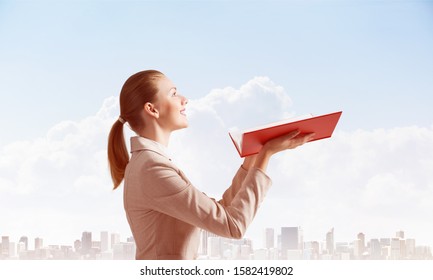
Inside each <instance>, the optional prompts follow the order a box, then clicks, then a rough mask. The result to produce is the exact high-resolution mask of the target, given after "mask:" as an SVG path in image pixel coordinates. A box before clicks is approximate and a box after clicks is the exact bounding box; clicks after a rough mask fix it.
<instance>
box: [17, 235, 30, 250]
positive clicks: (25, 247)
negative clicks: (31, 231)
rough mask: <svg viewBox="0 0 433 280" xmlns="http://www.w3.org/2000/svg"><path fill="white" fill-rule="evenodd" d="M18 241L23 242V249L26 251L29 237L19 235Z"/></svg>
mask: <svg viewBox="0 0 433 280" xmlns="http://www.w3.org/2000/svg"><path fill="white" fill-rule="evenodd" d="M19 242H22V243H24V250H25V251H28V250H29V239H28V237H27V236H21V238H20V241H19Z"/></svg>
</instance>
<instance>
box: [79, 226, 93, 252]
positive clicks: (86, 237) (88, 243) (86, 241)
mask: <svg viewBox="0 0 433 280" xmlns="http://www.w3.org/2000/svg"><path fill="white" fill-rule="evenodd" d="M90 248H92V233H91V232H88V231H84V232H83V234H82V236H81V251H82V253H84V254H85V253H87V252H89V251H90Z"/></svg>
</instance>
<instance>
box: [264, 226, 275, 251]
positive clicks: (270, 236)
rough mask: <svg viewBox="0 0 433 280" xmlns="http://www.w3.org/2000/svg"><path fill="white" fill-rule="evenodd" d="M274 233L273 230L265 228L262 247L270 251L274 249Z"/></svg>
mask: <svg viewBox="0 0 433 280" xmlns="http://www.w3.org/2000/svg"><path fill="white" fill-rule="evenodd" d="M274 237H275V233H274V229H273V228H265V238H264V244H263V245H264V247H265V248H266V249H271V248H274V247H275V240H274Z"/></svg>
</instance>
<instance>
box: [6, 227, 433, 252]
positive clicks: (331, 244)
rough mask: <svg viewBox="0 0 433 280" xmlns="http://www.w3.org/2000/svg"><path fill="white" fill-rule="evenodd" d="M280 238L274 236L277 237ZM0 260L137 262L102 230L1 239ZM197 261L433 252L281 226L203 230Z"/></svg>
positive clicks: (412, 242) (391, 240)
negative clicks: (62, 237)
mask: <svg viewBox="0 0 433 280" xmlns="http://www.w3.org/2000/svg"><path fill="white" fill-rule="evenodd" d="M275 237H276V238H275ZM1 241H2V242H1V243H0V259H24V260H31V259H48V260H49V259H98V260H109V259H115V260H116V259H117V260H133V259H135V250H136V247H135V242H134V239H133V238H132V237H127V238H124V239H123V240H122V238H121V236H120V234H119V233H109V232H108V231H100V232H99V240H98V239H97V238H96V237H95V235H93V233H92V232H88V231H83V232H82V234H81V239H76V240H75V241H73V244H50V243H49V242H45V243H48V245H45V246H44V240H43V238H40V237H36V238H34V249H33V250H32V248H31V247H30V246H29V238H28V236H21V237H20V239H19V242H13V241H12V240H11V238H10V237H9V236H4V235H3V236H2V239H1ZM198 259H199V260H212V259H214V260H216V259H260V260H300V259H309V260H422V259H423V260H433V256H432V248H431V247H430V246H426V245H423V244H421V245H420V244H417V242H416V239H415V238H406V236H405V232H404V231H403V230H397V231H396V232H395V235H394V236H393V237H392V236H391V237H383V236H382V237H380V238H379V237H371V238H366V235H365V233H363V232H360V233H358V234H357V236H356V239H353V240H352V241H341V240H337V241H336V240H334V228H331V229H330V230H329V231H328V232H327V233H326V234H324V238H323V239H322V240H304V237H303V230H302V228H301V227H299V226H298V227H281V228H280V234H278V233H276V232H275V229H274V228H264V229H263V238H262V245H257V244H254V243H253V241H252V240H251V239H249V238H248V237H244V238H242V239H229V238H224V237H220V236H217V235H215V234H213V233H210V232H207V231H204V230H202V231H201V234H200V246H199V249H198Z"/></svg>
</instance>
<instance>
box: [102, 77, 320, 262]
mask: <svg viewBox="0 0 433 280" xmlns="http://www.w3.org/2000/svg"><path fill="white" fill-rule="evenodd" d="M187 103H188V100H187V99H186V98H185V97H184V96H182V95H180V94H179V93H178V92H177V89H176V87H175V85H174V84H173V83H172V82H171V81H170V80H169V79H168V78H167V77H166V76H164V74H162V73H161V72H158V71H155V70H148V71H142V72H138V73H136V74H134V75H132V76H131V77H130V78H129V79H128V80H127V81H126V82H125V84H124V86H123V88H122V91H121V93H120V116H119V118H118V120H116V122H115V123H114V124H113V127H112V128H111V131H110V135H109V139H108V160H109V165H110V171H111V176H112V179H113V183H114V189H116V188H117V187H118V186H119V184H120V183H121V182H122V180H125V182H124V206H125V211H126V216H127V219H128V222H129V225H130V227H131V231H132V234H133V236H134V239H135V243H136V246H137V251H136V259H195V258H196V257H197V249H198V245H199V234H200V231H199V229H200V228H201V229H204V230H207V231H210V232H213V233H215V234H217V235H220V236H223V237H228V238H241V237H242V236H243V234H244V233H245V231H246V229H247V227H248V225H249V224H250V223H251V221H252V220H253V218H254V215H255V213H256V211H257V209H258V207H259V205H260V203H261V202H262V200H263V198H264V196H265V194H266V192H267V190H268V189H269V188H270V185H271V180H270V178H269V177H268V176H267V175H266V174H265V171H266V168H267V165H268V162H269V159H270V158H271V156H272V155H274V154H276V153H278V152H280V151H283V150H286V149H293V148H296V147H297V146H300V145H302V144H304V143H305V142H307V141H308V140H309V139H310V137H312V135H305V136H300V135H298V132H296V131H294V132H291V133H289V134H287V135H284V136H281V137H279V138H276V139H273V140H270V141H268V142H267V143H266V144H265V145H264V146H263V148H262V150H261V151H260V152H259V153H258V154H257V155H254V156H249V157H246V158H245V160H244V162H243V164H242V165H241V166H240V168H239V170H238V171H237V173H236V175H235V176H234V178H233V181H232V185H231V186H230V187H229V188H228V189H227V190H226V191H225V192H224V194H223V198H222V199H221V200H220V201H216V200H214V199H211V198H209V197H207V196H206V195H205V194H203V193H202V192H200V191H199V190H197V189H196V188H195V187H193V186H192V185H191V183H190V181H189V180H188V179H187V177H186V176H185V175H184V174H183V173H182V171H180V170H179V169H178V168H177V167H176V165H174V164H173V163H172V162H171V160H170V157H169V156H168V155H167V153H166V152H165V149H166V147H167V146H168V143H169V139H170V134H171V132H173V131H175V130H178V129H182V128H186V127H187V126H188V120H187V118H186V114H185V106H186V105H187ZM126 122H127V123H128V124H129V126H130V128H131V129H132V130H133V131H134V132H135V133H136V134H137V136H136V137H132V138H131V153H132V156H131V159H129V155H128V151H127V148H126V145H125V141H124V136H123V125H124V124H125V123H126Z"/></svg>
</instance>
